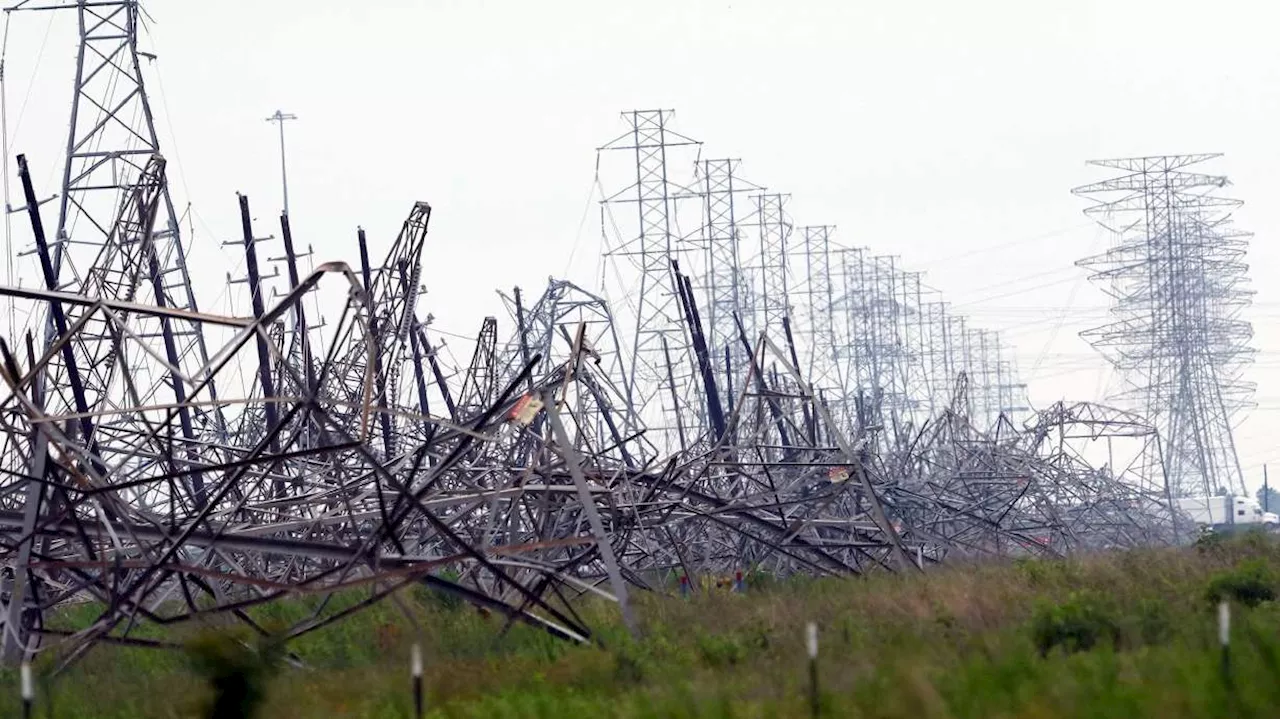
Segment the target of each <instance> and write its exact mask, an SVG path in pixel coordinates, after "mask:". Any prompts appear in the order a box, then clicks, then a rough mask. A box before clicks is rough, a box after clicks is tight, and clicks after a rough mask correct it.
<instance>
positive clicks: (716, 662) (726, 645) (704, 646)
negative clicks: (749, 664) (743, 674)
mask: <svg viewBox="0 0 1280 719" xmlns="http://www.w3.org/2000/svg"><path fill="white" fill-rule="evenodd" d="M698 653H699V654H701V655H702V661H703V662H705V663H706V664H707V666H710V667H723V666H733V665H734V664H738V663H739V662H741V661H742V660H743V659H746V657H747V652H746V649H744V648H743V646H742V645H741V644H739V643H738V641H737V640H736V639H735V638H734V637H733V636H728V635H718V634H703V635H700V636H699V637H698Z"/></svg>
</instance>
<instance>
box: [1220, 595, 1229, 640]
mask: <svg viewBox="0 0 1280 719" xmlns="http://www.w3.org/2000/svg"><path fill="white" fill-rule="evenodd" d="M1218 642H1219V643H1220V644H1222V646H1224V647H1225V646H1227V645H1229V644H1230V643H1231V605H1230V604H1227V603H1226V602H1218Z"/></svg>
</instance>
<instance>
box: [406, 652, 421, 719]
mask: <svg viewBox="0 0 1280 719" xmlns="http://www.w3.org/2000/svg"><path fill="white" fill-rule="evenodd" d="M409 664H410V667H409V668H410V670H411V671H412V672H413V715H414V716H415V717H417V718H418V719H422V710H423V704H424V702H423V701H422V647H421V646H420V645H419V644H418V643H417V642H414V643H413V648H412V649H411V650H410V655H409Z"/></svg>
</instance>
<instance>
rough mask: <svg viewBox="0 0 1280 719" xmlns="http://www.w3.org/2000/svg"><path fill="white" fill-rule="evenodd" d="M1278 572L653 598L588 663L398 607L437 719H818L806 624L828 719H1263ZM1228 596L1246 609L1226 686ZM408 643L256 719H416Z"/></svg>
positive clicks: (1235, 546)
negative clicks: (636, 623) (1220, 608)
mask: <svg viewBox="0 0 1280 719" xmlns="http://www.w3.org/2000/svg"><path fill="white" fill-rule="evenodd" d="M1278 575H1280V545H1277V544H1276V543H1275V540H1273V539H1270V538H1265V537H1261V536H1247V537H1243V538H1237V539H1232V540H1230V541H1214V542H1211V543H1207V544H1202V545H1200V546H1198V547H1196V548H1188V549H1180V550H1159V551H1141V552H1131V553H1126V554H1114V555H1105V556H1096V557H1089V558H1084V559H1078V560H1071V561H1016V562H1006V563H991V564H983V565H976V566H953V567H949V568H945V569H937V570H935V571H932V572H929V573H927V574H925V575H923V576H920V575H917V576H890V575H884V576H876V577H869V578H862V579H853V578H850V579H824V580H809V581H798V580H797V581H790V582H787V583H783V584H778V585H775V586H755V587H749V588H748V591H747V593H745V594H721V593H711V594H703V595H698V596H694V597H693V598H691V599H688V600H684V599H673V598H669V597H659V596H643V595H642V596H639V597H637V598H636V602H637V605H638V606H637V609H638V614H639V616H640V617H641V620H642V624H643V632H642V633H643V638H642V639H640V640H638V641H632V640H631V639H629V638H628V635H627V634H626V632H625V631H623V629H622V628H621V626H620V624H619V623H618V621H617V619H616V618H615V617H614V615H615V614H616V612H610V611H609V608H608V607H606V606H596V607H588V608H587V612H588V614H589V616H591V622H592V626H594V627H596V628H597V632H598V638H599V639H600V643H601V645H602V646H593V647H572V646H569V645H567V644H564V643H561V642H557V641H555V640H553V639H550V638H548V637H545V636H543V635H541V634H539V633H537V632H535V631H533V630H530V629H526V628H521V627H517V628H516V629H515V630H514V631H513V632H512V633H511V634H510V635H508V636H506V637H504V638H501V639H500V638H498V636H497V634H498V630H499V629H500V627H501V622H500V621H499V620H498V619H497V618H485V617H482V616H480V615H479V614H477V613H476V612H475V611H474V610H472V609H470V608H467V607H456V606H450V604H449V603H448V602H445V601H442V600H440V599H439V598H437V597H435V596H433V595H430V594H428V593H426V592H420V593H416V594H406V595H404V600H405V603H406V604H407V605H409V606H410V608H411V610H412V612H413V613H414V614H415V615H416V616H419V617H420V619H421V622H422V626H423V629H422V634H421V635H420V636H421V640H422V643H423V650H424V656H425V660H426V662H425V663H426V681H427V686H428V714H429V715H430V716H437V717H606V716H617V717H790V716H797V717H803V716H808V715H809V705H808V699H807V686H808V684H807V682H808V673H807V665H806V659H805V648H804V625H805V623H806V622H807V621H814V622H816V623H817V624H818V626H819V628H820V637H821V640H820V647H821V648H820V652H819V653H820V658H819V667H820V669H819V673H820V686H821V710H822V714H823V716H827V717H975V718H976V717H1035V718H1046V719H1047V718H1049V717H1112V716H1114V717H1143V716H1145V717H1162V718H1163V717H1168V718H1173V717H1252V716H1258V717H1261V716H1267V717H1272V716H1276V715H1277V714H1278V713H1280V712H1278V711H1277V709H1278V708H1280V605H1278V604H1277V603H1275V602H1272V601H1266V598H1267V597H1268V596H1271V595H1272V593H1273V592H1274V591H1275V590H1276V589H1277V588H1278V585H1280V582H1278V581H1277V579H1276V577H1277V576H1278ZM1217 596H1226V597H1229V598H1231V599H1232V601H1233V606H1234V607H1235V609H1234V610H1233V614H1232V636H1233V643H1232V658H1231V673H1230V677H1229V678H1228V677H1226V676H1224V674H1223V672H1222V667H1221V654H1220V651H1219V649H1218V643H1217V641H1218V640H1217V618H1216V608H1215V606H1216V605H1215V602H1214V601H1213V597H1217ZM1250 604H1253V605H1255V606H1248V605H1250ZM273 611H275V612H282V613H290V612H301V611H302V607H301V606H300V605H298V604H294V605H287V604H286V605H282V606H279V607H277V608H275V609H274V610H273ZM73 619H74V617H70V618H68V621H70V620H73ZM415 631H416V630H414V629H413V628H412V625H411V624H410V623H409V622H408V621H407V620H406V619H405V618H404V616H403V614H402V613H401V612H400V610H398V609H396V608H395V607H394V606H393V605H392V604H390V603H383V604H381V605H378V606H376V607H374V608H373V609H371V610H369V611H367V612H365V613H363V614H359V615H356V616H355V617H353V618H352V619H350V620H349V621H347V622H345V623H342V624H339V625H336V626H333V627H330V628H328V629H326V630H323V631H321V632H319V633H316V634H314V635H310V636H307V637H305V638H303V639H302V640H300V641H299V642H297V643H296V644H295V645H293V646H292V648H293V649H294V650H295V651H296V652H297V654H298V655H300V656H301V657H302V658H303V659H304V660H305V661H306V664H307V667H306V668H305V669H292V668H283V669H281V670H279V672H278V673H277V674H276V675H275V676H274V677H273V678H272V679H271V680H270V682H269V684H267V686H266V690H265V691H266V698H265V706H264V707H263V708H262V710H261V711H260V713H259V716H261V717H271V718H273V719H277V718H278V719H285V718H287V717H331V716H353V717H407V716H410V714H411V706H412V700H411V694H410V682H409V658H408V657H409V646H410V643H411V641H412V636H413V635H414V634H415ZM0 682H2V683H0V687H3V689H0V703H2V704H3V706H0V716H18V702H17V677H16V673H14V672H8V673H3V674H0ZM10 688H12V690H10ZM40 689H41V691H42V692H43V694H42V696H41V702H40V705H39V706H38V707H37V711H36V716H58V717H120V718H122V719H123V718H125V717H128V718H129V719H134V718H145V717H198V716H202V714H201V711H202V710H201V707H202V705H203V704H204V703H205V702H206V701H207V694H208V692H207V689H206V688H205V683H204V681H203V680H202V679H201V678H200V677H199V676H198V675H197V673H196V672H195V671H193V665H192V662H191V659H190V658H189V657H188V656H187V655H184V654H182V653H178V652H160V651H156V650H147V649H132V648H117V647H100V648H97V649H95V650H94V651H93V653H92V654H91V655H90V656H89V657H88V658H87V659H86V660H85V661H83V662H82V663H81V664H79V665H77V666H76V667H75V668H74V669H73V670H71V671H70V672H69V673H68V674H67V675H65V676H63V677H61V678H59V679H58V680H57V681H56V682H53V683H50V682H47V681H42V683H41V686H40Z"/></svg>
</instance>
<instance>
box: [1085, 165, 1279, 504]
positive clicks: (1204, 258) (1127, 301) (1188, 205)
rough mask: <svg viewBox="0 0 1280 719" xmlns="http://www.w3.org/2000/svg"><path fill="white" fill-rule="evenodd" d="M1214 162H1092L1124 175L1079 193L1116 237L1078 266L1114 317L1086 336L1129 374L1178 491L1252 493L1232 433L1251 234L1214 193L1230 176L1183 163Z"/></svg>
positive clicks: (1246, 395)
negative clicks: (1100, 290)
mask: <svg viewBox="0 0 1280 719" xmlns="http://www.w3.org/2000/svg"><path fill="white" fill-rule="evenodd" d="M1216 157H1218V155H1172V156H1161V157H1141V158H1129V159H1120V160H1099V161H1095V162H1092V163H1091V164H1093V165H1097V166H1100V167H1106V168H1110V169H1113V170H1119V171H1121V172H1122V173H1124V174H1122V175H1119V176H1117V177H1114V178H1112V179H1108V180H1104V181H1101V182H1096V183H1093V184H1089V185H1084V186H1082V187H1077V188H1075V189H1074V190H1073V191H1072V192H1074V193H1075V194H1077V195H1081V196H1085V197H1090V198H1091V199H1093V200H1094V201H1095V204H1094V205H1093V206H1091V207H1089V208H1088V209H1087V210H1086V211H1085V212H1086V214H1088V215H1089V216H1091V217H1094V218H1096V219H1098V221H1099V222H1100V223H1101V224H1102V225H1103V226H1104V227H1106V228H1107V229H1108V230H1110V231H1111V232H1112V233H1113V234H1114V237H1115V242H1114V244H1113V246H1112V248H1111V249H1110V250H1108V251H1107V252H1105V253H1103V254H1101V255H1098V256H1096V257H1090V258H1087V259H1084V260H1081V261H1080V262H1079V263H1078V264H1080V265H1081V266H1083V267H1086V268H1088V269H1090V270H1092V271H1093V275H1092V278H1093V279H1094V280H1096V281H1097V282H1098V283H1099V284H1101V285H1102V286H1103V287H1104V288H1105V289H1106V291H1107V293H1108V294H1109V295H1111V297H1112V299H1113V301H1114V304H1113V307H1112V316H1113V321H1112V322H1111V323H1109V324H1107V325H1104V326H1102V327H1098V328H1095V329H1092V330H1089V331H1087V332H1085V333H1084V334H1083V336H1084V337H1085V338H1086V339H1088V340H1089V341H1090V342H1092V343H1093V345H1094V346H1095V347H1096V348H1098V349H1099V350H1100V351H1101V352H1102V353H1103V354H1104V355H1106V357H1107V358H1108V359H1109V360H1110V361H1111V362H1112V363H1113V364H1115V366H1116V367H1117V368H1118V369H1119V370H1121V371H1122V373H1123V374H1124V377H1125V379H1126V381H1127V383H1128V385H1129V387H1130V391H1128V392H1125V393H1123V394H1122V395H1121V396H1120V397H1119V398H1118V399H1120V400H1122V401H1123V400H1129V401H1131V402H1134V403H1136V406H1137V408H1139V409H1140V410H1141V411H1143V412H1144V413H1146V414H1147V415H1148V416H1149V417H1150V418H1151V420H1152V422H1153V423H1154V424H1155V425H1156V426H1157V427H1159V428H1160V430H1161V437H1162V439H1163V441H1164V466H1165V471H1166V472H1167V474H1168V477H1169V482H1170V485H1171V486H1172V487H1173V491H1174V493H1175V494H1176V495H1179V496H1192V495H1203V494H1211V493H1215V492H1218V491H1229V492H1235V493H1240V492H1244V491H1245V484H1244V477H1243V475H1242V473H1241V470H1240V462H1239V458H1238V457H1237V454H1236V447H1235V440H1234V438H1233V436H1232V424H1233V418H1234V417H1235V416H1236V415H1237V413H1238V412H1239V411H1240V410H1242V409H1244V408H1245V407H1247V406H1248V405H1249V402H1250V399H1251V397H1252V394H1253V386H1252V385H1251V384H1248V383H1245V382H1243V381H1241V379H1240V374H1241V371H1242V370H1243V368H1244V366H1245V365H1246V364H1247V363H1248V362H1249V361H1251V360H1252V357H1253V351H1252V350H1251V349H1250V348H1249V340H1250V339H1251V337H1252V336H1253V329H1252V327H1251V326H1250V324H1249V323H1248V322H1247V321H1246V320H1244V319H1242V318H1241V313H1242V311H1243V310H1244V309H1245V308H1246V307H1247V306H1248V304H1249V302H1250V299H1251V296H1252V292H1251V291H1249V290H1248V289H1247V282H1248V278H1247V276H1246V273H1247V270H1248V265H1246V264H1245V262H1244V254H1245V252H1246V249H1247V247H1248V237H1249V235H1248V234H1247V233H1243V232H1239V231H1237V230H1235V229H1234V228H1233V227H1232V226H1231V224H1230V217H1231V211H1232V210H1233V209H1235V208H1236V207H1238V206H1239V205H1240V204H1241V203H1240V202H1239V201H1237V200H1232V199H1229V198H1224V197H1220V196H1218V195H1216V194H1214V192H1215V191H1216V190H1217V189H1219V188H1222V187H1225V186H1226V185H1227V184H1228V182H1227V178H1226V177H1223V176H1215V175H1205V174H1199V173H1195V172H1188V171H1186V170H1185V169H1184V168H1187V167H1190V166H1192V165H1196V164H1199V163H1201V162H1205V161H1208V160H1211V159H1214V158H1216Z"/></svg>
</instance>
